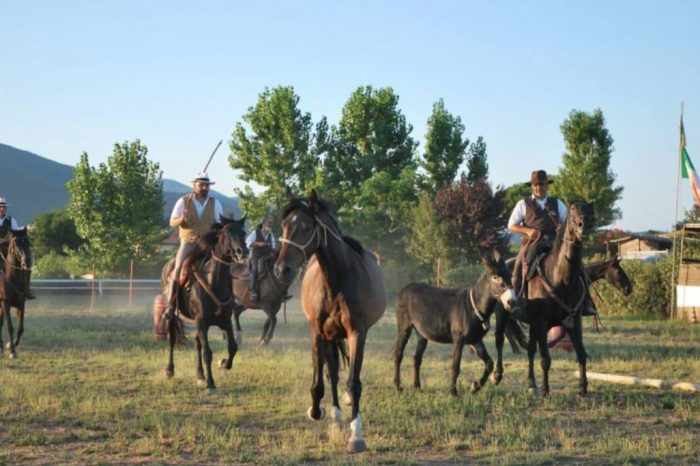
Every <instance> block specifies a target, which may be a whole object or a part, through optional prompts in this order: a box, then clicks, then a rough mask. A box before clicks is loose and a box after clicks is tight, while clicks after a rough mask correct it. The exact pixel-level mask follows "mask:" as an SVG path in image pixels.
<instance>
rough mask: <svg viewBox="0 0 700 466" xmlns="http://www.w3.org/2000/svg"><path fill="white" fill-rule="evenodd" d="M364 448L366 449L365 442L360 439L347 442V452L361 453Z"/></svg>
mask: <svg viewBox="0 0 700 466" xmlns="http://www.w3.org/2000/svg"><path fill="white" fill-rule="evenodd" d="M365 450H367V444H366V443H365V441H364V440H362V439H360V440H350V441H349V442H348V453H362V452H363V451H365Z"/></svg>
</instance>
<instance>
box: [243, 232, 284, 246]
mask: <svg viewBox="0 0 700 466" xmlns="http://www.w3.org/2000/svg"><path fill="white" fill-rule="evenodd" d="M256 231H257V230H253V232H252V233H251V234H249V235H248V237H247V238H246V239H245V244H246V246H248V249H250V248H251V246H252V244H253V243H254V242H255V233H256ZM268 235H269V236H270V241H271V243H272V244H271V246H272V249H277V244H275V237H274V236H273V235H272V232H270V233H269V234H268Z"/></svg>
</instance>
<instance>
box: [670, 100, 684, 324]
mask: <svg viewBox="0 0 700 466" xmlns="http://www.w3.org/2000/svg"><path fill="white" fill-rule="evenodd" d="M682 127H683V102H681V118H680V120H679V122H678V134H679V139H680V134H681V131H682V129H681V128H682ZM682 158H683V141H679V143H678V170H677V173H676V210H675V212H676V213H675V219H674V220H673V243H672V246H671V247H672V248H673V251H672V253H671V309H669V313H668V315H669V316H670V317H671V318H672V319H673V318H674V316H675V314H676V236H677V232H678V231H677V225H678V204H679V199H680V193H681V163H682ZM678 260H679V261H680V260H682V258H681V257H679V258H678Z"/></svg>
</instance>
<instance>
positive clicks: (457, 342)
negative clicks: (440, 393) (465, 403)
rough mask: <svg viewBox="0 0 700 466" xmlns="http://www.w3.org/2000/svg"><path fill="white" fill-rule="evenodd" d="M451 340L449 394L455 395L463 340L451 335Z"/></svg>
mask: <svg viewBox="0 0 700 466" xmlns="http://www.w3.org/2000/svg"><path fill="white" fill-rule="evenodd" d="M452 341H453V343H452V380H451V381H450V395H452V396H457V377H459V370H460V366H461V365H462V350H463V349H464V340H463V339H462V338H460V337H457V336H456V335H453V336H452Z"/></svg>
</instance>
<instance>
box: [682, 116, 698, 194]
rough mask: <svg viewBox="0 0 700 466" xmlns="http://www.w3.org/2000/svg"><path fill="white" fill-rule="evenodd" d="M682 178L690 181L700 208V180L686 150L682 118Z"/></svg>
mask: <svg viewBox="0 0 700 466" xmlns="http://www.w3.org/2000/svg"><path fill="white" fill-rule="evenodd" d="M681 176H682V177H683V178H688V179H689V180H690V188H691V189H692V190H693V196H695V202H696V203H697V205H698V206H700V178H698V172H696V171H695V166H693V162H691V161H690V156H689V155H688V151H687V150H685V129H684V128H683V117H681Z"/></svg>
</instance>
